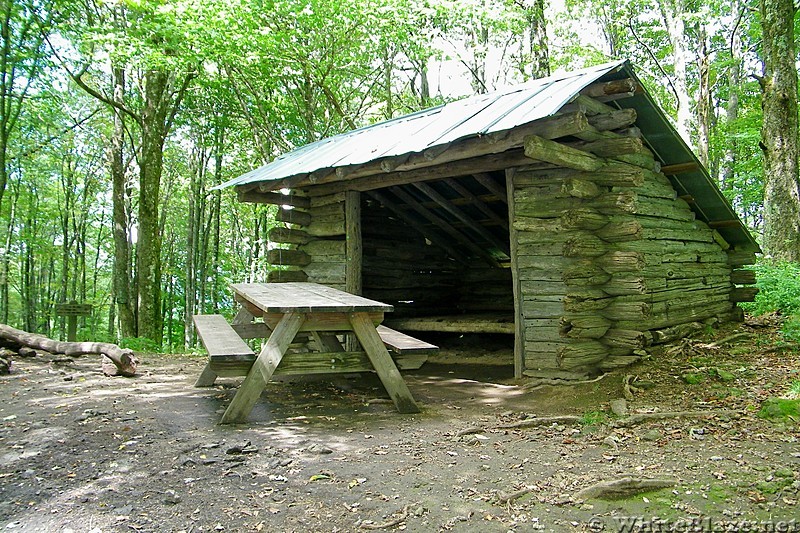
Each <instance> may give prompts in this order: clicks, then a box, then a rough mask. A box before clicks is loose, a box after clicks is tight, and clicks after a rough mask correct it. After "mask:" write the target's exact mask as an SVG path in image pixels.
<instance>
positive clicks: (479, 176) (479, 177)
mask: <svg viewBox="0 0 800 533" xmlns="http://www.w3.org/2000/svg"><path fill="white" fill-rule="evenodd" d="M525 158H526V160H527V161H528V162H530V158H528V157H527V156H525ZM522 164H525V163H524V162H523V163H522ZM509 166H511V165H509ZM472 177H473V178H475V181H477V182H478V183H480V184H481V185H483V186H484V187H486V188H487V189H489V191H491V192H492V193H493V194H494V195H495V196H497V197H498V198H500V200H502V201H504V202H505V203H508V194H507V193H506V189H505V187H503V186H502V185H500V184H499V183H497V182H496V181H495V180H494V178H493V177H492V175H491V174H489V173H488V172H478V173H475V174H473V175H472Z"/></svg>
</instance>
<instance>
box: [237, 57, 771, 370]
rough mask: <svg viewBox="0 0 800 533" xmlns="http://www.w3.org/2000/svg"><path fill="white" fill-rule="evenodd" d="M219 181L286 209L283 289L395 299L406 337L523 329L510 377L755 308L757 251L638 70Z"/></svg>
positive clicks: (524, 95)
mask: <svg viewBox="0 0 800 533" xmlns="http://www.w3.org/2000/svg"><path fill="white" fill-rule="evenodd" d="M223 186H235V187H236V190H237V192H238V195H239V199H240V200H241V201H244V202H261V203H267V204H276V205H279V206H280V208H279V210H278V214H277V218H278V220H279V221H281V222H283V223H285V227H278V228H275V229H273V230H272V231H271V232H270V234H269V238H270V240H271V241H272V242H274V243H277V245H276V246H275V247H274V249H271V250H270V251H269V260H270V262H271V263H272V264H274V265H283V266H285V267H286V268H282V269H276V270H275V271H273V272H270V274H269V280H270V281H275V282H279V281H305V280H308V281H314V282H317V283H323V284H327V285H331V286H333V287H336V288H342V289H345V290H347V291H349V292H352V293H354V294H361V295H364V296H366V297H368V298H372V299H376V300H380V301H383V302H387V303H390V304H392V305H394V306H395V309H396V311H395V313H394V316H393V317H391V320H387V324H388V325H390V326H391V327H393V328H396V329H400V330H407V331H426V330H427V331H458V332H478V333H487V332H488V333H507V334H512V335H514V339H515V344H514V346H515V369H516V371H515V372H516V375H517V376H522V375H527V376H539V377H555V378H565V379H569V378H580V377H583V376H586V375H589V374H592V373H595V372H597V371H601V370H606V369H610V368H614V367H618V366H623V365H627V364H630V363H633V362H635V361H636V360H637V359H638V358H639V357H640V356H641V355H643V354H644V353H645V352H643V351H642V349H644V348H646V347H647V346H648V345H650V344H653V343H658V342H664V341H665V340H668V339H674V338H677V337H680V336H683V335H686V334H687V333H688V332H690V331H691V330H692V328H693V327H697V323H698V322H703V321H709V320H716V319H723V320H727V319H731V318H733V317H735V316H736V311H738V308H736V306H735V302H740V301H750V300H752V298H753V296H754V295H755V289H754V288H753V287H748V285H752V284H753V283H754V276H753V273H752V272H751V271H748V270H742V269H740V267H742V266H744V265H747V264H750V263H752V262H753V261H754V259H755V253H757V252H758V251H759V248H758V245H757V244H756V243H755V241H754V240H753V238H752V237H751V235H750V234H749V232H748V230H747V229H746V228H745V227H744V226H743V225H742V224H741V222H740V220H739V219H738V217H737V216H736V214H735V213H734V212H733V210H732V209H731V207H730V205H729V204H728V203H727V202H726V200H725V198H724V197H723V196H722V194H721V193H720V191H719V189H718V188H717V186H716V184H715V183H714V182H713V181H712V180H711V179H710V177H709V175H708V173H707V172H706V170H705V169H704V168H703V167H702V166H701V165H700V163H699V162H698V160H697V158H696V157H695V156H694V155H693V154H692V152H691V150H690V149H689V148H688V147H687V146H686V144H685V143H684V142H683V141H682V140H681V138H680V137H679V135H678V134H677V133H676V131H675V130H674V128H673V127H672V126H671V125H670V123H669V121H668V120H667V119H666V117H665V116H664V114H663V113H662V112H661V111H660V110H659V109H658V107H657V106H656V104H655V103H654V101H653V99H652V98H651V97H650V96H649V95H648V94H647V93H646V92H645V91H644V90H643V88H642V85H641V83H640V82H639V80H638V79H637V78H636V75H635V73H634V71H633V69H632V67H631V65H630V64H629V63H628V62H625V61H622V62H616V63H611V64H606V65H601V66H599V67H593V68H590V69H584V70H581V71H577V72H573V73H568V74H564V75H557V76H553V77H550V78H545V79H541V80H536V81H533V82H531V83H528V84H525V85H521V86H518V87H513V88H510V89H508V90H504V91H499V92H497V93H493V94H488V95H479V96H475V97H471V98H467V99H465V100H461V101H458V102H453V103H451V104H447V105H444V106H440V107H437V108H433V109H429V110H425V111H422V112H419V113H415V114H412V115H408V116H405V117H401V118H397V119H394V120H390V121H387V122H383V123H380V124H375V125H373V126H369V127H366V128H362V129H360V130H355V131H352V132H349V133H345V134H342V135H338V136H335V137H331V138H328V139H323V140H321V141H318V142H316V143H313V144H310V145H308V146H305V147H302V148H299V149H297V150H295V151H293V152H291V153H289V154H286V155H284V156H281V157H280V158H278V159H276V160H275V161H273V162H272V163H270V164H268V165H265V166H264V167H261V168H259V169H256V170H254V171H252V172H249V173H248V174H245V175H243V176H240V177H239V178H236V179H234V180H232V181H230V182H228V183H226V184H224V185H223ZM281 190H283V193H282V192H279V191H281ZM286 190H289V191H290V193H288V194H285V192H286Z"/></svg>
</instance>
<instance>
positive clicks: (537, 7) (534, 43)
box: [528, 0, 550, 79]
mask: <svg viewBox="0 0 800 533" xmlns="http://www.w3.org/2000/svg"><path fill="white" fill-rule="evenodd" d="M546 3H547V2H546V0H534V2H533V4H532V5H531V7H529V8H528V27H529V32H530V43H529V46H530V65H531V72H530V75H531V78H533V79H537V78H545V77H547V76H549V75H550V51H549V48H548V44H547V21H546V19H545V16H544V13H545V7H546Z"/></svg>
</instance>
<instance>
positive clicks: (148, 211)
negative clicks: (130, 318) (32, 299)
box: [136, 70, 170, 345]
mask: <svg viewBox="0 0 800 533" xmlns="http://www.w3.org/2000/svg"><path fill="white" fill-rule="evenodd" d="M169 85H170V84H169V74H167V73H166V72H162V71H159V70H149V71H147V73H146V74H145V102H144V110H143V112H142V148H141V156H140V158H139V220H138V222H139V227H138V242H137V247H136V277H137V288H138V292H139V302H138V303H139V315H138V322H139V328H138V334H139V336H140V337H145V338H147V339H150V340H152V341H154V342H155V343H156V344H158V345H160V344H161V341H162V334H163V323H162V315H161V234H160V231H159V222H160V220H159V216H158V204H159V199H160V196H159V195H160V192H161V173H162V170H163V165H164V139H165V125H166V123H167V110H168V109H169V105H168V100H169Z"/></svg>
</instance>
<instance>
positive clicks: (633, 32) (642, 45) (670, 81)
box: [628, 16, 678, 100]
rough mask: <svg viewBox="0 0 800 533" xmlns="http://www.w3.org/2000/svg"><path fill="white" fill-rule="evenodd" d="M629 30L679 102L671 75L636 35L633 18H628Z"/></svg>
mask: <svg viewBox="0 0 800 533" xmlns="http://www.w3.org/2000/svg"><path fill="white" fill-rule="evenodd" d="M628 28H629V29H630V30H631V34H632V35H633V38H634V39H636V42H637V43H639V45H640V46H641V47H642V48H644V49H645V51H646V52H647V55H649V56H650V59H652V60H653V63H655V65H656V67H658V70H660V71H661V74H662V75H663V76H664V77H665V78H666V79H667V83H669V87H670V89H672V94H674V95H675V99H676V100H677V99H678V90H677V89H676V88H675V85H673V84H672V78H671V77H670V75H669V74H667V72H666V71H665V70H664V68H663V67H662V66H661V63H659V61H658V58H656V56H655V54H654V53H653V51H652V50H650V47H649V46H647V44H646V43H644V42H643V41H642V40H641V39H640V38H639V35H638V34H637V33H636V29H634V27H633V17H632V16H631V17H629V18H628Z"/></svg>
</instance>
